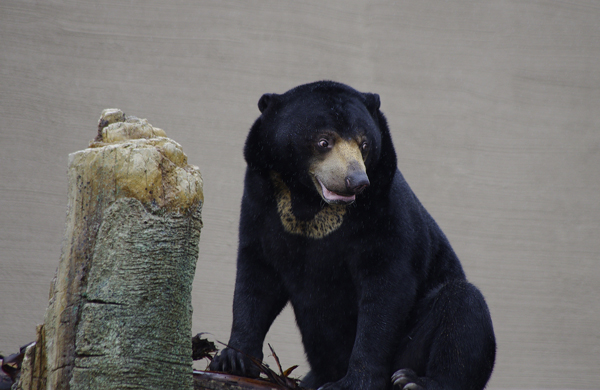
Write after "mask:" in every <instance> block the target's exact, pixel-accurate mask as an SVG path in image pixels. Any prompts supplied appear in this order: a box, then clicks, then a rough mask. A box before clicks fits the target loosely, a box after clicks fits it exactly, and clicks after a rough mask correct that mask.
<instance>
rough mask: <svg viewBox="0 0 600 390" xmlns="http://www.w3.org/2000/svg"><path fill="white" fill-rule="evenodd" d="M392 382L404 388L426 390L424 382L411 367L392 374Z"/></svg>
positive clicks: (407, 389) (405, 389)
mask: <svg viewBox="0 0 600 390" xmlns="http://www.w3.org/2000/svg"><path fill="white" fill-rule="evenodd" d="M392 383H393V384H394V386H398V387H399V388H400V389H402V390H426V389H425V386H424V384H423V382H422V381H421V380H420V379H419V377H418V376H417V374H415V372H414V371H413V370H411V369H410V368H404V369H402V370H398V371H396V372H395V373H394V374H393V375H392Z"/></svg>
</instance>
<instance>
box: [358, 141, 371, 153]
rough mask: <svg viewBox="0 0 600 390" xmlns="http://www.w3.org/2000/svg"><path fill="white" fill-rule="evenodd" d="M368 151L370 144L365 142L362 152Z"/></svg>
mask: <svg viewBox="0 0 600 390" xmlns="http://www.w3.org/2000/svg"><path fill="white" fill-rule="evenodd" d="M367 149H369V144H368V143H367V141H363V143H362V144H360V150H361V151H363V152H366V151H367Z"/></svg>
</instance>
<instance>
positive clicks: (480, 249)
mask: <svg viewBox="0 0 600 390" xmlns="http://www.w3.org/2000/svg"><path fill="white" fill-rule="evenodd" d="M318 79H334V80H337V81H341V82H345V83H347V84H350V85H352V86H354V87H355V88H357V89H359V90H363V91H370V92H377V93H379V94H380V95H381V99H382V109H383V111H384V112H385V113H386V115H387V117H388V120H389V123H390V127H391V129H392V133H393V138H394V141H395V145H396V149H397V152H398V156H399V166H400V169H401V170H402V171H403V173H404V175H405V176H406V178H407V180H408V181H409V183H410V184H411V185H412V187H413V189H414V190H415V192H416V193H417V195H418V196H419V197H420V199H421V200H422V201H423V203H424V204H425V206H426V207H427V208H428V209H429V211H430V212H431V214H432V215H433V216H434V217H435V218H436V219H437V221H438V222H439V224H440V225H441V226H442V228H443V229H444V231H445V232H446V234H447V235H448V236H449V238H450V240H451V241H452V243H453V244H454V246H455V249H456V251H457V252H458V254H459V256H460V257H461V258H462V261H463V265H464V267H465V270H466V272H467V275H468V277H469V278H470V279H471V280H472V281H473V282H474V283H475V284H476V285H478V286H479V287H480V288H481V289H482V290H483V292H484V294H485V296H486V297H487V300H488V302H489V305H490V308H491V312H492V317H493V319H494V325H495V328H496V333H497V338H498V346H499V347H498V360H497V365H496V370H495V373H494V375H493V377H492V380H491V382H490V385H489V388H490V389H502V388H510V389H541V388H548V389H550V388H571V389H598V388H600V369H599V362H600V326H599V325H598V323H599V322H600V304H599V300H600V287H599V286H600V256H599V255H600V239H599V228H600V110H599V108H600V105H599V103H600V3H598V2H597V1H592V0H587V1H586V0H580V1H545V2H541V1H521V0H497V1H494V2H491V1H484V2H481V1H466V0H461V1H454V2H448V1H426V2H425V1H423V2H420V1H419V2H418V1H409V0H404V1H359V0H352V1H349V0H336V1H327V2H325V1H320V0H319V1H306V0H298V1H294V2H282V1H257V0H245V1H242V0H240V1H191V0H176V1H168V2H167V1H158V0H150V1H141V0H132V1H127V2H123V1H116V0H114V1H96V0H77V1H75V0H62V1H59V0H57V1H48V2H37V1H24V0H19V1H15V0H2V1H1V2H0V351H1V352H0V353H2V352H4V353H11V352H13V351H16V349H17V348H18V347H19V346H20V345H22V344H24V343H26V342H28V341H30V340H33V338H34V330H35V324H36V323H40V322H41V321H42V319H43V315H44V310H45V308H46V305H47V296H48V289H49V283H50V280H51V278H52V276H53V274H54V271H55V269H56V266H57V263H58V258H59V253H60V245H61V239H62V236H63V232H64V219H65V210H66V166H67V155H68V153H70V152H73V151H76V150H79V149H83V148H85V147H86V146H87V143H88V140H90V139H92V138H93V137H94V134H95V131H96V128H95V126H96V122H97V119H98V117H99V115H100V112H101V110H102V109H103V108H108V107H118V108H121V109H123V110H124V111H125V112H126V113H128V114H133V115H137V116H140V117H145V118H148V120H149V121H150V123H152V124H153V125H154V126H157V127H161V128H163V129H165V130H166V131H167V134H168V135H169V136H170V137H172V138H174V139H175V140H177V141H178V142H180V143H181V144H182V145H183V147H184V150H185V152H186V153H187V154H188V156H189V157H190V161H191V163H193V164H195V165H198V166H200V168H201V171H202V173H203V176H204V180H205V195H206V204H205V207H204V222H205V226H204V229H203V231H202V238H201V244H200V251H201V256H200V258H199V263H198V271H197V274H196V279H195V284H194V292H193V293H194V297H193V298H194V309H195V311H194V318H193V319H194V332H199V331H205V332H212V333H213V334H214V335H215V336H216V337H217V338H218V339H221V340H224V341H226V340H227V338H228V335H229V326H230V321H231V314H230V312H231V297H232V289H233V283H234V272H235V252H236V245H237V222H238V213H239V203H240V196H241V193H242V176H243V172H244V167H245V163H244V161H243V158H242V152H241V151H242V145H243V141H244V139H245V136H246V133H247V131H248V129H249V127H250V125H251V123H252V122H253V120H254V119H255V118H256V117H257V115H258V109H257V108H256V103H257V101H258V98H259V97H260V95H261V94H262V93H264V92H284V91H285V90H287V89H289V88H291V87H293V86H295V85H298V84H300V83H305V82H310V81H314V80H318ZM269 337H270V342H271V343H272V344H273V346H274V348H275V350H276V351H277V352H278V355H280V358H281V359H282V362H283V364H284V365H286V366H291V365H292V364H298V363H303V361H304V360H303V359H304V358H303V355H302V350H301V346H300V341H299V337H298V334H297V331H296V329H295V326H294V323H293V318H292V316H291V315H290V312H289V310H288V311H286V312H285V313H284V315H283V316H282V317H281V318H279V319H278V320H277V322H276V324H275V325H274V327H273V328H272V330H271V334H270V336H269ZM269 359H270V360H268V361H270V363H271V364H273V361H272V358H269ZM302 370H306V365H305V364H304V365H303V366H302Z"/></svg>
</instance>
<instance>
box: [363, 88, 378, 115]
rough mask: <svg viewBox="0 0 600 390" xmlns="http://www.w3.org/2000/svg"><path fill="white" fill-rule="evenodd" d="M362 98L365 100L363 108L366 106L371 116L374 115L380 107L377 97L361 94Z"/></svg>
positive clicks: (373, 94)
mask: <svg viewBox="0 0 600 390" xmlns="http://www.w3.org/2000/svg"><path fill="white" fill-rule="evenodd" d="M363 96H364V98H365V106H367V109H368V110H369V112H370V113H371V114H373V115H375V113H376V112H377V110H379V107H380V106H381V101H380V100H379V95H378V94H376V93H363Z"/></svg>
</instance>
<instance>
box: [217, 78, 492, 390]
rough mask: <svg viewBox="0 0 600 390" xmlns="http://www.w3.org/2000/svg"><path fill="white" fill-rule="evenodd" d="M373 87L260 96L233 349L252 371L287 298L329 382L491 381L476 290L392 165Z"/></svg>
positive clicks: (314, 374) (329, 85)
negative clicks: (372, 90)
mask: <svg viewBox="0 0 600 390" xmlns="http://www.w3.org/2000/svg"><path fill="white" fill-rule="evenodd" d="M379 106H380V102H379V96H378V95H376V94H372V93H360V92H358V91H356V90H354V89H352V88H350V87H348V86H346V85H344V84H340V83H335V82H331V81H321V82H316V83H312V84H306V85H301V86H299V87H296V88H294V89H292V90H290V91H288V92H286V93H284V94H281V95H278V94H265V95H263V96H262V97H261V98H260V100H259V102H258V108H259V109H260V111H261V115H260V117H259V118H258V119H257V120H256V122H255V123H254V125H253V126H252V128H251V129H250V133H249V135H248V138H247V140H246V144H245V147H244V157H245V159H246V162H247V170H246V177H245V181H244V195H243V198H242V211H241V218H240V228H239V249H238V259H237V277H236V284H235V294H234V302H233V325H232V330H231V338H230V339H229V346H230V348H226V349H224V350H223V351H222V352H221V353H220V355H218V356H216V357H215V358H214V360H213V361H212V363H211V365H210V368H211V369H212V370H216V371H224V372H230V373H233V374H238V375H245V376H257V375H258V371H257V369H256V367H255V366H253V365H252V364H251V362H250V359H249V358H248V356H253V357H255V358H258V359H262V357H263V353H262V347H263V342H264V338H265V335H266V333H267V331H268V330H269V327H270V326H271V324H272V323H273V321H274V320H275V317H277V315H278V314H279V313H280V312H281V310H282V309H283V307H284V306H285V305H286V304H287V302H290V303H291V305H292V307H293V310H294V313H295V316H296V322H297V324H298V328H299V329H300V333H301V336H302V343H303V345H304V350H305V353H306V357H307V359H308V362H309V364H310V368H311V371H310V372H309V373H308V374H307V375H306V376H305V378H304V379H303V382H302V385H303V386H304V387H309V388H321V389H327V390H330V389H388V388H392V387H396V388H399V389H429V390H433V389H456V390H459V389H460V390H471V389H473V390H475V389H483V388H484V387H485V385H486V383H487V381H488V379H489V377H490V375H491V372H492V368H493V366H494V360H495V355H496V342H495V337H494V331H493V327H492V321H491V318H490V314H489V311H488V308H487V305H486V303H485V300H484V298H483V296H482V295H481V293H480V292H479V290H478V289H477V288H476V287H475V286H473V285H472V284H470V283H469V282H467V280H466V278H465V274H464V272H463V269H462V267H461V265H460V262H459V260H458V258H457V256H456V254H455V253H454V251H453V250H452V247H451V246H450V243H449V242H448V240H447V238H446V237H445V236H444V234H443V233H442V231H441V230H440V228H439V227H438V225H437V224H436V223H435V221H434V220H433V218H432V217H431V216H430V215H429V214H428V213H427V211H426V210H425V208H424V207H423V206H422V205H421V203H420V202H419V200H418V199H417V197H416V196H415V194H414V193H413V192H412V190H411V189H410V187H409V186H408V184H407V183H406V181H405V180H404V178H403V176H402V174H401V173H400V171H399V170H398V169H397V166H396V165H397V162H396V153H395V151H394V147H393V145H392V140H391V136H390V132H389V129H388V126H387V122H386V119H385V117H384V116H383V114H382V113H381V111H380V110H379Z"/></svg>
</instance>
